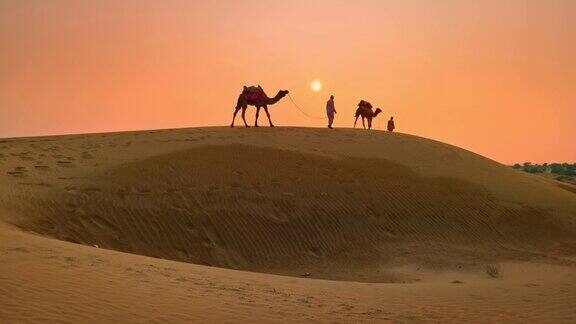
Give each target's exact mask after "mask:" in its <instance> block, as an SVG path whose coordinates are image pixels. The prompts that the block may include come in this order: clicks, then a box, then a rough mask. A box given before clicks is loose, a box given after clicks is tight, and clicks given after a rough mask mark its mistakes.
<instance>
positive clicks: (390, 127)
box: [388, 117, 396, 132]
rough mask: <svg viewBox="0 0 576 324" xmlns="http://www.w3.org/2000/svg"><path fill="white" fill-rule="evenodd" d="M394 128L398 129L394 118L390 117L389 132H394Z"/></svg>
mask: <svg viewBox="0 0 576 324" xmlns="http://www.w3.org/2000/svg"><path fill="white" fill-rule="evenodd" d="M394 128H396V126H395V125H394V117H390V120H389V121H388V131H389V132H393V131H394Z"/></svg>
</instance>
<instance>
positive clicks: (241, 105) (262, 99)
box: [230, 86, 289, 127]
mask: <svg viewBox="0 0 576 324" xmlns="http://www.w3.org/2000/svg"><path fill="white" fill-rule="evenodd" d="M288 92H289V91H288V90H280V91H278V94H276V96H274V97H273V98H269V97H268V96H267V95H266V93H265V92H264V89H262V87H260V86H258V87H254V86H252V87H246V86H244V90H243V91H242V93H241V94H240V96H238V102H237V103H236V110H234V116H233V117H232V124H230V127H234V120H235V119H236V114H237V113H238V111H239V110H240V109H242V120H243V121H244V125H245V126H246V127H250V126H248V124H247V123H246V118H245V117H244V115H245V114H246V108H248V106H255V107H256V121H255V122H254V127H258V115H260V108H264V111H265V112H266V116H268V121H269V122H270V127H274V124H272V120H271V119H270V113H269V112H268V106H269V105H273V104H275V103H277V102H278V101H280V99H282V98H284V97H285V96H286V95H287V94H288Z"/></svg>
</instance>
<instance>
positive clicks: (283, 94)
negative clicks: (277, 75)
mask: <svg viewBox="0 0 576 324" xmlns="http://www.w3.org/2000/svg"><path fill="white" fill-rule="evenodd" d="M288 93H290V91H288V90H280V91H278V98H284V97H286V95H287V94H288Z"/></svg>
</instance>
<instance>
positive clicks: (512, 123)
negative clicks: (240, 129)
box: [0, 0, 576, 163]
mask: <svg viewBox="0 0 576 324" xmlns="http://www.w3.org/2000/svg"><path fill="white" fill-rule="evenodd" d="M575 40H576V1H571V0H565V1H560V0H552V1H544V0H523V1H521V0H505V1H496V0H483V1H480V0H478V1H471V0H470V1H462V0H444V1H428V0H421V1H416V0H403V1H399V0H398V1H386V0H356V1H343V0H341V1H339V0H291V1H284V2H280V1H277V0H243V1H229V0H211V1H184V0H182V1H176V0H173V1H136V0H134V1H128V0H124V1H112V0H97V1H96V0H94V1H89V0H86V1H72V0H68V1H64V0H60V1H59V0H42V1H40V0H25V1H22V0H0V116H1V118H0V137H11V136H33V135H47V134H66V133H87V132H104V131H120V130H138V129H157V128H175V127H195V126H212V125H229V124H230V121H231V117H232V112H233V109H234V106H235V103H236V99H237V96H238V94H239V93H240V91H241V89H242V86H243V85H252V84H254V85H256V84H260V85H262V86H263V87H264V89H266V91H267V93H268V95H270V96H273V95H274V94H276V92H277V91H278V90H279V89H288V90H290V91H291V94H292V96H293V98H294V100H296V101H297V102H298V104H299V105H300V106H301V107H302V108H303V109H305V110H306V111H307V112H308V113H309V114H312V115H320V116H321V115H323V114H324V106H325V102H326V100H327V99H328V97H329V95H330V94H334V95H335V97H336V98H335V102H336V109H337V111H338V114H337V116H336V121H335V126H336V127H351V126H352V125H353V122H354V118H353V113H354V111H355V108H356V103H357V102H358V101H359V100H360V99H365V100H368V101H370V102H371V103H372V104H373V105H374V106H375V107H380V108H382V110H383V111H384V113H383V115H381V117H378V119H381V120H378V119H377V120H376V121H375V125H376V126H378V125H380V126H381V127H384V125H385V120H386V119H387V118H389V117H390V116H394V117H395V119H396V121H397V122H396V123H397V130H398V131H400V132H404V133H410V134H414V135H419V136H424V137H428V138H432V139H436V140H439V141H443V142H447V143H450V144H453V145H456V146H460V147H463V148H466V149H469V150H472V151H474V152H476V153H479V154H482V155H485V156H487V157H489V158H492V159H495V160H497V161H499V162H502V163H512V162H522V161H532V162H563V161H566V162H574V161H576V144H575V142H576V126H575V125H576V60H575V59H574V58H575V57H576V41H575ZM316 79H318V80H320V81H321V82H322V84H323V88H322V90H321V91H320V92H317V93H316V92H313V91H311V89H310V83H311V82H312V81H313V80H316ZM270 112H271V114H272V119H273V121H274V123H275V124H276V125H277V126H310V127H325V122H324V121H322V120H313V119H309V118H307V117H306V116H304V115H302V114H301V113H300V112H298V111H297V110H296V109H295V108H294V107H292V106H291V104H290V101H289V99H285V100H283V101H281V102H280V103H278V104H277V105H275V106H272V107H271V108H270ZM254 113H255V110H254V108H253V107H251V108H249V111H248V113H247V116H248V118H247V120H248V121H249V123H250V124H252V123H253V119H254ZM238 117H239V116H238ZM260 118H261V123H260V124H261V125H267V121H266V117H265V115H264V114H262V115H261V117H260ZM237 122H240V119H237ZM240 124H241V122H240V123H239V124H238V125H240Z"/></svg>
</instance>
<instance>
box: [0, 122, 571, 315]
mask: <svg viewBox="0 0 576 324" xmlns="http://www.w3.org/2000/svg"><path fill="white" fill-rule="evenodd" d="M0 185H1V186H0V258H1V260H2V261H1V262H0V320H1V321H2V322H21V321H22V322H35V321H37V322H46V321H50V322H51V321H54V322H106V321H108V322H142V321H154V322H187V321H201V322H223V321H224V322H226V321H227V322H245V321H258V322H294V321H296V322H304V321H317V322H360V321H365V322H373V321H386V320H388V321H396V322H418V321H424V322H428V321H432V322H447V321H453V322H463V321H472V322H497V321H500V322H509V321H512V322H526V321H528V320H531V321H537V322H566V323H569V322H574V321H576V190H575V188H576V187H575V186H571V185H569V184H560V183H558V182H556V181H554V180H552V179H547V178H544V177H538V176H534V175H530V174H526V173H523V172H520V171H516V170H513V169H511V168H509V167H506V166H504V165H501V164H499V163H497V162H495V161H492V160H489V159H487V158H484V157H482V156H479V155H477V154H474V153H472V152H469V151H466V150H463V149H461V148H458V147H454V146H451V145H448V144H444V143H440V142H437V141H433V140H429V139H425V138H421V137H416V136H411V135H407V134H400V133H386V132H380V131H364V130H358V129H357V130H354V129H337V130H328V129H314V128H283V127H280V128H259V129H254V128H249V129H246V128H234V129H231V128H227V127H226V128H224V127H210V128H191V129H174V130H157V131H139V132H119V133H107V134H86V135H69V136H53V137H31V138H13V139H2V140H0ZM487 266H495V267H496V268H497V269H498V270H499V271H498V275H497V276H496V278H493V277H491V276H489V275H488V274H487V272H486V267H487Z"/></svg>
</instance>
